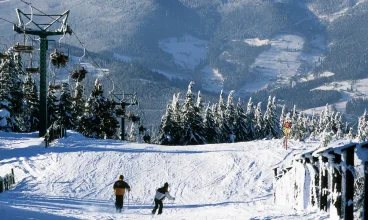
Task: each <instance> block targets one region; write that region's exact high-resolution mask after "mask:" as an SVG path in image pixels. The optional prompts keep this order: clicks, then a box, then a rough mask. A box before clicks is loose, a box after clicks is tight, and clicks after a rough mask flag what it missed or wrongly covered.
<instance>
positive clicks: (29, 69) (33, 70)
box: [26, 54, 40, 73]
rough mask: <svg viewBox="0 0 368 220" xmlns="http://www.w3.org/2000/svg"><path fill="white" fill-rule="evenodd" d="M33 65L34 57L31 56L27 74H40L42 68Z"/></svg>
mask: <svg viewBox="0 0 368 220" xmlns="http://www.w3.org/2000/svg"><path fill="white" fill-rule="evenodd" d="M32 63H33V56H32V54H31V56H30V66H29V67H26V72H27V73H39V72H40V68H39V67H33V65H32Z"/></svg>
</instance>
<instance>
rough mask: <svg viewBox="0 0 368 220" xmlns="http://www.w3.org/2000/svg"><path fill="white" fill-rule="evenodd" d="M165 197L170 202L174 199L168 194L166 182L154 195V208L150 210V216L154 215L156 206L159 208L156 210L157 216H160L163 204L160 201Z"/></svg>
mask: <svg viewBox="0 0 368 220" xmlns="http://www.w3.org/2000/svg"><path fill="white" fill-rule="evenodd" d="M165 197H167V198H168V199H170V200H175V198H174V197H172V196H171V195H170V193H169V184H168V183H167V182H166V183H165V184H164V186H163V187H161V188H158V189H157V191H156V195H155V207H154V208H153V210H152V214H153V215H154V214H155V213H156V210H157V208H158V206H160V208H159V209H158V215H161V213H162V208H163V204H162V201H163V200H164V199H165Z"/></svg>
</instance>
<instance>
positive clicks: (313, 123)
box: [309, 110, 318, 140]
mask: <svg viewBox="0 0 368 220" xmlns="http://www.w3.org/2000/svg"><path fill="white" fill-rule="evenodd" d="M309 131H310V139H312V140H314V139H315V137H317V136H318V121H317V118H316V116H315V112H314V110H313V112H312V117H311V119H310V121H309Z"/></svg>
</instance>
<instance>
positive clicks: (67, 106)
mask: <svg viewBox="0 0 368 220" xmlns="http://www.w3.org/2000/svg"><path fill="white" fill-rule="evenodd" d="M58 108H59V115H60V117H59V124H61V125H63V127H64V128H65V129H74V128H75V127H76V124H75V122H74V120H75V118H74V117H73V103H72V97H71V94H70V90H69V84H68V83H63V84H62V87H61V95H60V101H59V107H58Z"/></svg>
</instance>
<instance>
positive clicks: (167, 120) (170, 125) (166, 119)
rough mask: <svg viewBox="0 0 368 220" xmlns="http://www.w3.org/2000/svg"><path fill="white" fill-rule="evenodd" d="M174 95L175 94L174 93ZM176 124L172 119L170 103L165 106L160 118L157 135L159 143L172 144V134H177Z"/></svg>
mask: <svg viewBox="0 0 368 220" xmlns="http://www.w3.org/2000/svg"><path fill="white" fill-rule="evenodd" d="M174 96H175V95H174ZM177 127H178V125H177V124H176V122H175V121H174V120H173V111H172V109H171V105H169V104H168V105H167V106H166V113H165V115H163V116H162V118H161V124H160V129H159V135H158V143H159V144H161V145H173V144H174V141H175V140H174V136H175V135H177V134H176V133H175V132H176V128H177Z"/></svg>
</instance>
